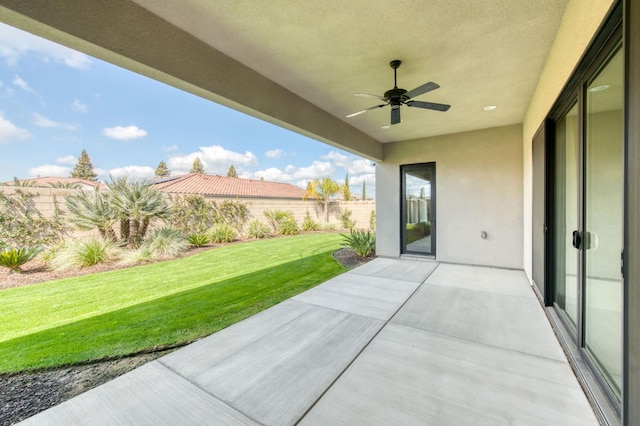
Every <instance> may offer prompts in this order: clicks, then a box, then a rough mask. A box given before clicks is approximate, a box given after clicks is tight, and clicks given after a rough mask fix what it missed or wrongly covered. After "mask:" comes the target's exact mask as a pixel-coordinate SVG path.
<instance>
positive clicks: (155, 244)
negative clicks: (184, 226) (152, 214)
mask: <svg viewBox="0 0 640 426" xmlns="http://www.w3.org/2000/svg"><path fill="white" fill-rule="evenodd" d="M142 246H143V247H144V248H148V249H149V250H150V251H151V253H152V256H153V258H154V259H169V258H172V257H176V256H178V255H180V254H181V253H183V252H185V251H186V250H187V249H188V248H189V243H188V241H187V240H186V239H185V238H184V236H183V235H182V233H181V232H180V231H178V230H177V229H175V228H172V227H171V226H165V227H163V228H158V229H154V230H153V231H151V232H150V233H149V235H148V236H147V238H146V239H145V241H144V243H143V245H142Z"/></svg>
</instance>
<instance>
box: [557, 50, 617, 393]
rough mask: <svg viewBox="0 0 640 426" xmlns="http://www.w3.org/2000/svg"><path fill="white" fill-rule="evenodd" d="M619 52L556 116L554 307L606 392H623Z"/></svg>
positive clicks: (603, 62) (612, 54) (595, 70)
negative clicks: (562, 111)
mask: <svg viewBox="0 0 640 426" xmlns="http://www.w3.org/2000/svg"><path fill="white" fill-rule="evenodd" d="M623 103H624V99H623V57H622V49H621V47H620V46H619V45H618V46H615V47H614V48H613V49H612V50H611V51H610V54H609V55H608V56H604V57H603V59H602V60H601V62H600V63H599V66H595V67H594V68H593V69H592V72H591V73H590V77H588V78H586V79H585V80H584V83H583V84H582V85H580V89H579V93H577V94H576V98H575V100H574V102H573V103H570V104H569V108H567V109H566V110H565V112H564V113H563V114H560V115H559V117H558V118H557V119H556V121H555V124H556V130H555V147H554V164H555V167H554V180H553V182H554V183H553V191H554V197H553V206H554V207H553V212H552V217H553V223H554V227H553V228H554V230H553V236H552V238H553V252H554V254H553V257H554V259H553V265H554V288H555V292H554V306H555V308H556V310H557V311H558V312H559V313H560V314H561V317H562V318H563V319H564V322H565V324H566V325H567V329H568V330H569V331H570V332H571V334H572V335H573V336H574V339H575V343H576V345H577V346H578V347H579V348H581V351H582V353H583V354H584V357H585V360H586V362H587V363H588V364H589V365H591V366H592V368H593V370H594V371H595V372H597V376H599V377H600V379H601V383H602V384H603V386H604V387H605V388H607V389H608V391H609V392H608V393H609V394H610V395H612V396H613V397H614V398H615V399H618V400H620V397H621V392H622V390H621V389H622V320H623V318H622V274H621V270H620V256H621V251H622V247H623V241H622V236H623V205H624V199H623V189H624V173H623V172H624V169H623V141H624V135H623V110H622V106H623Z"/></svg>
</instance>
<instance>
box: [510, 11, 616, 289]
mask: <svg viewBox="0 0 640 426" xmlns="http://www.w3.org/2000/svg"><path fill="white" fill-rule="evenodd" d="M613 3H614V1H613V0H571V1H570V2H569V5H568V6H567V10H566V12H565V14H564V17H563V18H562V23H561V24H560V29H559V30H558V34H557V35H556V39H555V41H554V43H553V46H552V47H551V51H550V52H549V56H548V57H547V61H546V64H545V66H544V69H543V71H542V73H541V74H540V79H539V80H538V85H537V86H536V89H535V91H534V93H533V96H532V97H531V102H530V103H529V107H528V109H527V113H526V114H525V117H524V121H523V125H522V130H523V132H522V138H523V141H522V144H523V181H522V185H523V195H524V240H523V244H524V246H523V253H524V270H525V272H526V273H527V276H528V277H529V279H530V280H531V276H532V263H531V262H532V229H531V223H532V188H533V183H532V182H533V181H532V176H533V175H532V170H531V164H532V145H531V142H532V139H533V136H534V135H535V133H536V131H537V130H538V128H539V127H540V125H541V124H542V121H543V120H544V118H545V117H546V115H547V114H548V113H549V111H550V109H551V107H552V106H553V104H554V102H555V101H556V99H557V98H558V96H559V95H560V92H561V91H562V88H563V87H564V85H565V84H566V82H567V80H568V79H569V77H570V76H571V73H572V72H573V71H574V69H575V67H576V66H577V64H578V62H579V61H580V58H581V57H582V55H583V54H584V52H585V50H586V49H587V47H588V45H589V43H590V42H591V40H592V39H593V37H594V35H595V34H596V31H597V30H598V28H599V27H600V25H601V23H602V21H603V20H604V18H605V17H606V15H607V13H608V12H609V9H611V6H612V5H613Z"/></svg>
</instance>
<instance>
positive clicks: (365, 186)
mask: <svg viewBox="0 0 640 426" xmlns="http://www.w3.org/2000/svg"><path fill="white" fill-rule="evenodd" d="M366 199H367V183H366V182H365V181H362V201H365V200H366Z"/></svg>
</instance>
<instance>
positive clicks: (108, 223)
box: [66, 189, 118, 240]
mask: <svg viewBox="0 0 640 426" xmlns="http://www.w3.org/2000/svg"><path fill="white" fill-rule="evenodd" d="M66 202H67V209H68V210H69V213H71V214H70V215H69V222H71V223H72V224H73V225H75V226H76V227H78V228H79V229H82V230H85V231H88V230H91V229H96V228H97V229H98V232H100V236H101V237H103V238H111V239H113V240H115V239H116V234H115V232H114V231H113V226H114V225H115V224H116V223H117V221H118V216H117V212H116V210H115V209H114V208H113V206H112V205H111V200H110V194H109V193H106V192H102V191H98V190H97V189H96V190H95V191H93V192H92V193H87V192H85V191H81V192H79V193H77V194H74V195H71V196H69V197H67V199H66Z"/></svg>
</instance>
